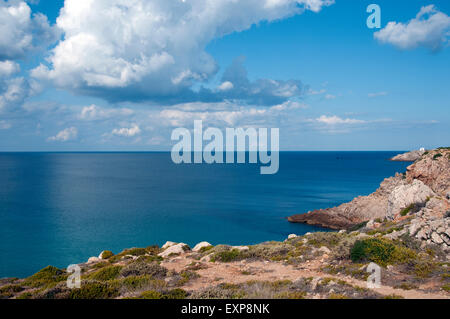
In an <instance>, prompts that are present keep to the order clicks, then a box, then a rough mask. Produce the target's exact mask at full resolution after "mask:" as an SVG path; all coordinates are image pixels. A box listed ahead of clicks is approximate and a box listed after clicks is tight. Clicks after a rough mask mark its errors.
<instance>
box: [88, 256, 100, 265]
mask: <svg viewBox="0 0 450 319" xmlns="http://www.w3.org/2000/svg"><path fill="white" fill-rule="evenodd" d="M99 261H101V259H100V258H98V257H91V258H89V259H88V261H87V263H88V264H93V263H98V262H99Z"/></svg>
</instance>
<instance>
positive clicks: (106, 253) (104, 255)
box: [100, 250, 114, 259]
mask: <svg viewBox="0 0 450 319" xmlns="http://www.w3.org/2000/svg"><path fill="white" fill-rule="evenodd" d="M112 256H114V254H113V252H112V251H109V250H105V251H104V252H102V255H101V256H100V257H101V258H102V259H109V258H111V257H112Z"/></svg>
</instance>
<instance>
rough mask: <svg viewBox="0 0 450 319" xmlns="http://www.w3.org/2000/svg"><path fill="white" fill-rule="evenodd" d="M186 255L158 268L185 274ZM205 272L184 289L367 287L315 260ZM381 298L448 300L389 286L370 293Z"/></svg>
mask: <svg viewBox="0 0 450 319" xmlns="http://www.w3.org/2000/svg"><path fill="white" fill-rule="evenodd" d="M188 257H189V254H185V255H182V256H179V257H175V258H172V259H170V260H166V261H164V262H163V263H162V264H161V265H162V266H164V267H166V268H167V269H169V270H174V271H177V272H180V271H182V270H185V269H186V267H188V266H189V265H190V264H191V263H192V262H193V260H192V259H191V258H188ZM202 264H203V265H205V266H206V267H207V268H205V269H199V270H196V273H197V274H199V275H200V278H197V279H193V280H191V281H190V282H189V283H187V284H186V285H185V286H184V287H183V289H185V290H188V291H197V290H200V289H203V288H207V287H211V286H215V285H219V284H221V283H230V284H240V283H245V282H247V281H250V280H256V281H277V280H291V281H295V280H297V279H299V278H310V277H313V278H334V279H336V280H344V281H346V282H347V283H349V284H351V285H353V286H359V287H363V288H365V287H366V286H367V283H366V282H365V281H361V280H358V279H355V278H352V277H349V276H344V275H330V274H327V273H323V272H321V271H320V267H321V262H320V261H319V260H314V261H311V262H309V263H305V264H304V267H303V268H300V267H297V268H295V267H293V266H290V265H284V264H283V263H281V262H268V261H252V262H246V261H242V262H231V263H209V262H203V263H202ZM372 290H373V291H375V292H377V293H379V294H381V295H385V296H388V295H397V296H401V297H403V298H406V299H450V296H449V295H448V294H445V293H426V292H423V291H419V290H402V289H395V288H392V287H389V286H381V287H380V288H376V289H372Z"/></svg>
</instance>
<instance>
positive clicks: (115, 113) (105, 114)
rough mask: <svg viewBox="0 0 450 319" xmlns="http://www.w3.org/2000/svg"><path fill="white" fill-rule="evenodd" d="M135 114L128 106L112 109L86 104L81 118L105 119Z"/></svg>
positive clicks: (90, 119) (91, 119)
mask: <svg viewBox="0 0 450 319" xmlns="http://www.w3.org/2000/svg"><path fill="white" fill-rule="evenodd" d="M133 114H134V111H133V110H131V109H128V108H121V109H110V108H102V107H99V106H97V105H94V104H92V105H90V106H85V107H83V109H82V110H81V113H80V115H79V118H80V119H81V120H86V121H96V120H105V119H109V118H113V117H128V116H131V115H133Z"/></svg>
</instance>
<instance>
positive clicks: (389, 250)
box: [350, 238, 417, 266]
mask: <svg viewBox="0 0 450 319" xmlns="http://www.w3.org/2000/svg"><path fill="white" fill-rule="evenodd" d="M350 258H351V260H352V261H353V262H367V261H371V262H374V263H376V264H378V265H380V266H386V265H387V264H395V263H405V262H408V261H410V260H414V259H416V258H417V255H416V253H415V252H414V251H412V250H411V249H409V248H405V247H401V246H396V245H395V244H394V243H393V242H392V241H390V240H388V239H384V238H368V239H364V240H358V241H357V242H355V244H354V245H353V248H352V249H351V252H350Z"/></svg>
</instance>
